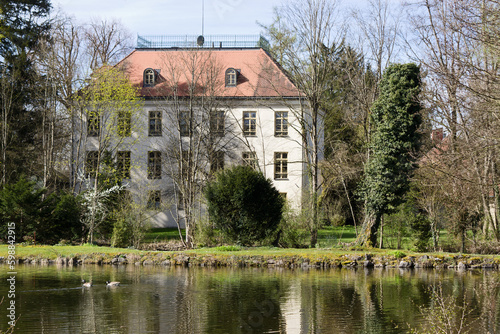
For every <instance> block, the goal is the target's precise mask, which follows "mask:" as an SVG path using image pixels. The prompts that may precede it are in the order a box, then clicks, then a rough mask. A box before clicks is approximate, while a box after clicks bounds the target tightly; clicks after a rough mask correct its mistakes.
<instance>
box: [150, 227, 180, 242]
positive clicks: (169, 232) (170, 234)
mask: <svg viewBox="0 0 500 334" xmlns="http://www.w3.org/2000/svg"><path fill="white" fill-rule="evenodd" d="M185 235H186V233H185V230H182V236H183V237H184V236H185ZM169 240H179V230H177V228H153V229H151V230H149V231H148V232H146V236H145V237H144V240H143V242H145V243H150V242H167V241H169Z"/></svg>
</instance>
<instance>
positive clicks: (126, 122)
mask: <svg viewBox="0 0 500 334" xmlns="http://www.w3.org/2000/svg"><path fill="white" fill-rule="evenodd" d="M117 131H118V135H119V136H122V137H130V135H131V134H132V114H131V113H130V111H126V110H120V111H118V127H117Z"/></svg>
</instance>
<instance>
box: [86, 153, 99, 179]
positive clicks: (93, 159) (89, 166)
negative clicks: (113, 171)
mask: <svg viewBox="0 0 500 334" xmlns="http://www.w3.org/2000/svg"><path fill="white" fill-rule="evenodd" d="M98 164H99V151H87V156H86V159H85V175H86V176H87V177H95V176H96V175H95V174H96V172H97V167H98Z"/></svg>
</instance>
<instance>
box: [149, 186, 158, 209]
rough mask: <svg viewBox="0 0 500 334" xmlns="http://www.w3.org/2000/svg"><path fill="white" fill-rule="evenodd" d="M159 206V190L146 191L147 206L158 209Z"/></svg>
mask: <svg viewBox="0 0 500 334" xmlns="http://www.w3.org/2000/svg"><path fill="white" fill-rule="evenodd" d="M160 207H161V191H160V190H150V191H149V193H148V203H147V208H148V209H150V210H159V209H160Z"/></svg>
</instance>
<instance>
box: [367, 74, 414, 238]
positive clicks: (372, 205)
mask: <svg viewBox="0 0 500 334" xmlns="http://www.w3.org/2000/svg"><path fill="white" fill-rule="evenodd" d="M420 86H421V82H420V68H419V67H418V66H417V65H415V64H393V65H391V66H389V67H388V68H387V69H386V71H385V72H384V76H383V78H382V81H381V83H380V96H379V98H378V99H377V100H376V101H375V103H374V104H373V107H372V124H373V131H372V134H371V138H370V148H369V150H370V158H369V160H368V161H367V163H366V165H365V175H364V179H363V183H362V185H361V187H360V195H361V198H362V200H363V201H364V203H365V211H366V216H367V217H368V219H367V220H366V222H365V226H364V228H363V232H362V235H363V238H364V240H363V242H364V243H367V244H371V245H375V244H376V233H377V230H378V226H379V224H380V219H381V217H382V215H383V214H384V213H390V212H391V211H392V210H393V209H394V208H395V207H397V206H398V205H399V204H400V203H402V201H403V200H404V194H405V193H406V192H407V191H408V189H409V185H410V181H409V180H410V176H411V174H412V172H413V170H414V167H415V166H414V155H413V154H412V153H414V152H415V151H416V150H417V149H418V148H419V141H420V134H419V133H418V131H417V130H418V128H419V126H420V124H421V115H420V110H421V106H420V103H419V100H418V97H419V94H420Z"/></svg>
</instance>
